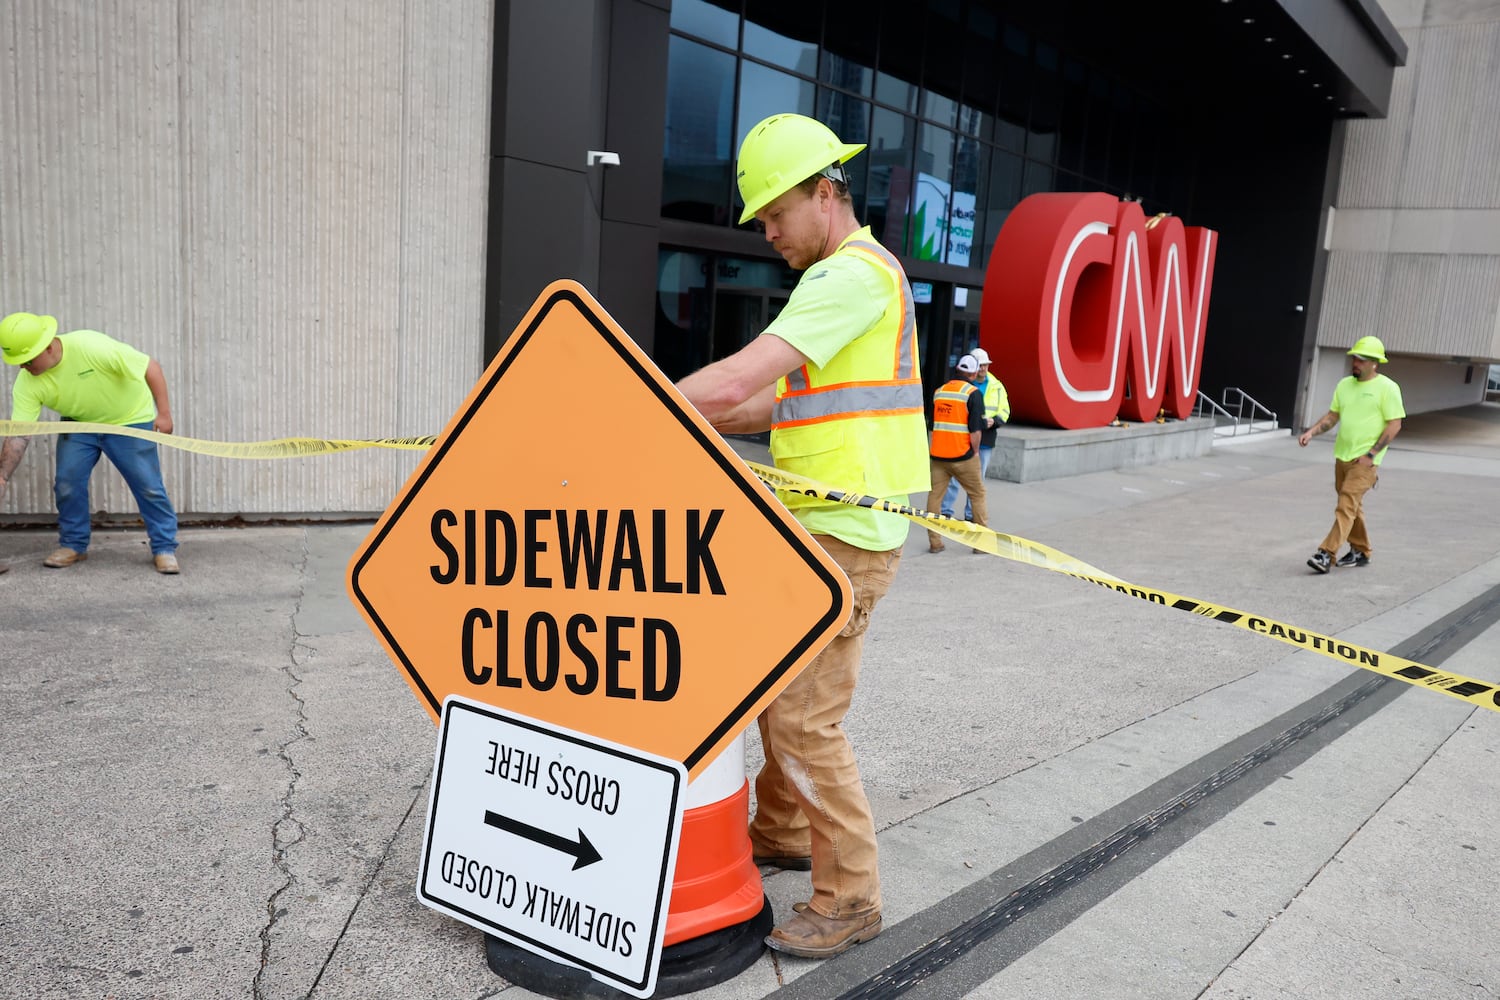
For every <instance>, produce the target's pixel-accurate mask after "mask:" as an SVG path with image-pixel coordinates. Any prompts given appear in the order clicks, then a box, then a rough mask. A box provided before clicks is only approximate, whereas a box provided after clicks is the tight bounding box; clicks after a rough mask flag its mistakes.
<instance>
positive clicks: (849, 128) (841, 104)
mask: <svg viewBox="0 0 1500 1000" xmlns="http://www.w3.org/2000/svg"><path fill="white" fill-rule="evenodd" d="M817 118H818V121H820V122H822V123H823V124H824V125H827V126H828V127H829V128H831V129H833V131H834V134H835V135H837V136H838V137H839V138H840V139H842V140H843V141H844V142H851V143H852V142H863V143H866V144H868V143H869V141H870V104H869V102H868V101H861V100H860V99H859V98H857V97H850V96H849V95H848V94H841V93H839V92H838V91H835V90H828V89H827V88H819V90H818V114H817ZM869 166H870V157H869V154H868V153H867V152H866V153H860V154H857V155H856V156H855V157H854V158H853V159H852V160H849V161H848V162H847V163H845V164H844V171H845V173H846V174H848V176H849V196H850V197H851V198H853V199H854V214H855V216H856V217H857V218H861V219H863V218H864V217H865V192H866V191H867V190H868V187H867V179H866V176H865V175H866V173H867V171H868V169H869Z"/></svg>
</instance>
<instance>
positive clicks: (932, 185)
mask: <svg viewBox="0 0 1500 1000" xmlns="http://www.w3.org/2000/svg"><path fill="white" fill-rule="evenodd" d="M917 136H918V139H917V160H916V168H917V169H916V174H915V179H914V183H913V184H912V198H911V205H912V208H911V213H912V215H911V246H910V248H909V250H908V252H909V253H910V254H911V256H913V257H915V258H917V259H918V260H942V259H943V253H944V248H945V246H946V244H947V241H948V214H949V211H950V209H951V206H952V195H953V183H952V180H953V133H952V132H950V131H948V130H947V129H945V128H938V127H937V126H936V125H921V126H919V128H918V131H917Z"/></svg>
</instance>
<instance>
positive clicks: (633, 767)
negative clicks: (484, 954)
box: [417, 695, 687, 997]
mask: <svg viewBox="0 0 1500 1000" xmlns="http://www.w3.org/2000/svg"><path fill="white" fill-rule="evenodd" d="M686 787H687V771H686V770H685V769H684V768H683V766H682V765H681V764H680V763H678V762H676V761H672V760H667V759H666V758H664V757H657V756H655V755H652V754H648V753H645V752H643V751H640V750H634V749H631V748H629V747H623V746H620V745H618V744H615V743H610V742H608V741H606V740H601V739H598V738H597V737H593V736H587V735H584V734H582V733H576V732H573V731H571V730H567V729H560V728H558V727H556V726H551V725H548V724H546V723H543V722H538V721H537V720H535V719H530V718H527V717H525V716H521V715H515V714H513V713H510V712H506V711H504V710H503V709H499V708H495V707H494V706H492V705H484V704H481V703H479V702H476V701H470V700H469V699H466V698H460V697H458V696H456V695H450V696H449V697H448V698H447V699H446V700H445V701H444V702H443V719H442V729H441V730H440V731H439V733H438V747H437V760H436V763H435V765H434V769H433V777H432V794H431V799H430V801H429V804H428V809H427V830H426V834H425V837H424V839H423V844H422V864H421V871H420V874H419V877H418V881H417V899H418V900H419V901H420V902H421V903H422V904H423V905H425V906H430V907H432V908H433V909H435V910H438V911H440V912H442V913H446V914H448V915H449V916H451V917H454V918H456V919H458V920H462V921H463V922H464V923H466V924H470V925H471V926H474V927H477V928H479V929H480V930H482V931H486V932H488V933H491V934H494V935H496V936H497V937H501V938H503V939H505V940H506V941H509V942H511V943H513V944H515V945H516V946H518V947H521V948H524V949H526V950H528V951H532V952H535V953H536V954H539V955H544V956H547V957H549V958H554V959H560V960H562V961H564V962H566V963H569V964H572V965H576V966H579V967H581V968H584V969H587V970H588V972H589V974H590V975H592V976H593V977H594V978H595V979H597V980H599V981H601V982H604V983H608V984H609V985H611V986H613V987H615V988H616V989H619V990H622V991H624V992H626V993H630V994H632V995H634V996H639V997H649V996H651V994H652V993H653V992H655V989H656V974H657V969H658V967H659V966H660V964H661V950H662V938H663V936H664V935H665V933H666V922H667V906H668V903H669V901H670V899H671V893H672V874H673V871H674V870H675V869H676V866H677V838H678V834H679V832H680V829H681V825H682V809H683V806H682V799H683V791H684V790H685V789H686Z"/></svg>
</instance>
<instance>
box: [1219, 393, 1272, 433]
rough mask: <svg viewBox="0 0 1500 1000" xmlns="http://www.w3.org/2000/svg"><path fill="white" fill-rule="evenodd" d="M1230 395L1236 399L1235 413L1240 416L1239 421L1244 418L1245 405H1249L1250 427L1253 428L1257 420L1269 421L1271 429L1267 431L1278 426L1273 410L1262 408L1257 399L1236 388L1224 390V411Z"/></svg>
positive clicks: (1228, 405) (1228, 403)
mask: <svg viewBox="0 0 1500 1000" xmlns="http://www.w3.org/2000/svg"><path fill="white" fill-rule="evenodd" d="M1230 393H1234V394H1235V395H1236V396H1237V397H1238V407H1237V412H1238V414H1239V416H1240V418H1241V419H1244V418H1245V407H1246V404H1249V408H1250V417H1249V420H1250V424H1251V426H1252V427H1254V425H1255V421H1256V420H1257V419H1261V420H1267V421H1269V422H1270V424H1271V427H1270V428H1269V429H1271V430H1274V429H1275V428H1276V427H1277V426H1278V425H1277V423H1276V411H1274V410H1272V409H1270V408H1268V407H1265V406H1262V405H1261V404H1260V402H1259V401H1258V400H1257V399H1255V397H1253V396H1251V395H1250V394H1249V393H1248V392H1246V391H1245V390H1244V389H1238V388H1235V387H1234V386H1229V387H1228V388H1226V389H1225V390H1224V395H1223V400H1224V409H1226V410H1227V409H1229V407H1230V402H1229V394H1230Z"/></svg>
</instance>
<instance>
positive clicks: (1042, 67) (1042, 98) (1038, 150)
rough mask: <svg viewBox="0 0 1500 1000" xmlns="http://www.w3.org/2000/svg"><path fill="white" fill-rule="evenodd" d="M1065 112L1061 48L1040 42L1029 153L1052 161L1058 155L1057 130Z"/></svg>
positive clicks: (1032, 81)
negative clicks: (1060, 58) (1060, 57)
mask: <svg viewBox="0 0 1500 1000" xmlns="http://www.w3.org/2000/svg"><path fill="white" fill-rule="evenodd" d="M1061 116H1062V78H1061V75H1060V74H1059V72H1058V59H1057V50H1056V49H1054V48H1052V47H1051V46H1050V45H1038V46H1037V51H1036V67H1035V72H1034V73H1033V75H1032V80H1031V117H1030V118H1029V119H1028V122H1027V133H1028V134H1027V137H1026V155H1027V156H1029V157H1031V158H1032V159H1036V160H1046V161H1048V162H1049V163H1050V162H1052V161H1054V160H1056V159H1057V130H1058V127H1059V125H1060V118H1061Z"/></svg>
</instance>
